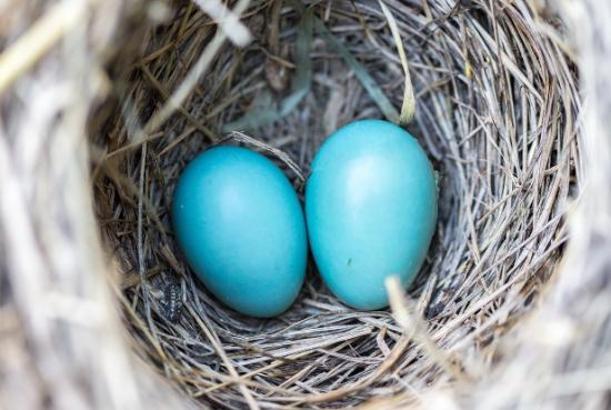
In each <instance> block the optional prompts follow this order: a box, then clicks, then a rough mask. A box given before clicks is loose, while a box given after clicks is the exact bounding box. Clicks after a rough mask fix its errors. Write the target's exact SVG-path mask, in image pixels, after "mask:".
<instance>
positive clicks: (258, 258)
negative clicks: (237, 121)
mask: <svg viewBox="0 0 611 410" xmlns="http://www.w3.org/2000/svg"><path fill="white" fill-rule="evenodd" d="M172 222H173V228H174V232H175V235H176V239H177V241H178V243H179V245H180V248H181V249H182V251H183V253H184V255H185V257H186V259H187V261H188V263H189V265H190V266H191V268H192V269H193V271H195V273H196V274H197V276H198V277H199V278H200V279H201V281H202V282H203V283H204V284H205V285H206V287H207V288H208V289H209V290H210V291H211V292H212V293H213V294H214V295H215V296H216V297H217V298H218V299H220V300H221V301H222V302H223V303H225V304H226V305H228V306H230V307H231V308H233V309H235V310H237V311H239V312H241V313H244V314H246V315H249V316H254V317H271V316H275V315H278V314H280V313H282V312H283V311H285V310H286V309H287V308H288V307H289V306H290V305H291V304H292V303H293V301H294V300H295V298H296V297H297V295H298V293H299V290H300V288H301V285H302V284H303V280H304V276H305V270H306V263H307V249H308V246H307V236H306V226H305V220H304V215H303V210H302V208H301V204H300V202H299V199H298V197H297V194H296V192H295V190H294V189H293V186H292V185H291V183H290V182H289V180H288V179H287V177H286V176H285V175H284V173H283V172H282V171H281V170H280V169H279V168H278V167H277V166H276V165H275V164H274V163H273V162H272V161H270V160H269V159H268V158H266V157H265V156H263V155H261V154H258V153H256V152H254V151H251V150H248V149H245V148H240V147H234V146H218V147H215V148H211V149H209V150H207V151H205V152H203V153H202V154H200V155H198V156H197V157H196V158H195V159H194V160H193V161H191V162H190V163H189V164H188V165H187V167H186V168H185V170H184V171H183V173H182V175H181V176H180V178H179V181H178V183H177V186H176V188H175V192H174V199H173V204H172Z"/></svg>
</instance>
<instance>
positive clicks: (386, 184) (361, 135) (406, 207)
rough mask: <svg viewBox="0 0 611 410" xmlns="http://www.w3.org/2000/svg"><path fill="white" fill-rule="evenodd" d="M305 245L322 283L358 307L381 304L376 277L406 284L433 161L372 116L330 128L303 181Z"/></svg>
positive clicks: (426, 234) (433, 202)
mask: <svg viewBox="0 0 611 410" xmlns="http://www.w3.org/2000/svg"><path fill="white" fill-rule="evenodd" d="M306 220H307V226H308V231H309V236H310V247H311V249H312V253H313V255H314V259H315V261H316V264H317V265H318V269H319V271H320V274H321V276H322V278H323V280H324V282H325V283H326V285H327V286H328V287H329V289H330V290H331V291H332V292H333V293H334V294H335V295H336V296H337V297H338V298H339V299H341V300H342V301H343V302H344V303H346V304H348V305H350V306H352V307H355V308H358V309H366V310H373V309H381V308H384V307H386V306H388V297H387V294H386V288H385V285H384V281H385V279H386V278H387V277H388V276H392V275H396V276H398V277H399V279H400V281H401V283H402V284H403V286H405V287H408V286H409V285H410V284H411V283H412V282H413V280H414V279H415V277H416V275H417V273H418V271H419V269H420V267H421V265H422V263H423V261H424V259H425V257H426V253H427V250H428V248H429V245H430V242H431V238H432V237H433V233H434V231H435V225H436V220H437V186H436V181H435V176H434V173H433V167H432V166H431V163H430V162H429V160H428V158H427V156H426V154H425V152H424V150H423V149H422V147H421V146H420V145H419V144H418V142H417V141H416V139H415V138H414V137H412V135H411V134H409V133H408V132H407V131H404V130H403V129H402V128H400V127H398V126H396V125H394V124H392V123H389V122H386V121H380V120H364V121H356V122H353V123H351V124H348V125H346V126H345V127H343V128H341V129H340V130H338V131H336V132H335V133H334V134H333V135H331V136H330V137H329V138H328V139H327V140H326V141H325V143H324V144H323V145H322V147H321V149H320V151H319V152H318V154H317V155H316V157H315V158H314V161H313V163H312V170H311V175H310V177H309V179H308V182H307V185H306Z"/></svg>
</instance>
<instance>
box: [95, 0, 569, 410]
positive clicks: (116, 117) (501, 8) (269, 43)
mask: <svg viewBox="0 0 611 410" xmlns="http://www.w3.org/2000/svg"><path fill="white" fill-rule="evenodd" d="M305 3H306V6H307V7H308V8H309V9H310V10H313V13H314V15H315V16H317V18H319V19H320V20H322V21H323V22H324V24H325V26H326V27H328V28H329V29H330V31H331V33H332V35H333V36H334V37H335V38H336V39H337V40H339V41H340V42H341V44H343V46H344V47H345V48H346V49H347V50H349V52H350V54H351V55H352V56H354V57H355V58H356V60H357V61H358V62H359V64H360V65H361V67H363V68H364V69H366V71H367V73H369V75H370V76H371V77H373V79H374V80H375V82H376V83H377V84H378V85H379V86H380V87H381V89H382V90H383V91H384V93H385V95H386V96H387V97H388V98H389V99H390V101H391V102H392V104H393V105H394V106H395V107H400V106H401V103H402V99H403V89H402V87H403V82H404V78H403V71H402V68H401V64H400V60H399V57H398V54H397V51H396V47H395V43H394V42H393V38H392V35H391V32H390V31H389V28H388V24H387V20H386V18H385V16H384V14H383V13H382V10H381V9H380V7H379V5H378V3H377V2H371V1H355V2H351V1H333V2H305ZM278 4H279V2H272V1H259V2H253V4H251V5H250V7H249V8H248V9H247V10H246V12H245V13H244V16H245V17H244V19H243V22H244V24H245V25H246V26H247V27H248V28H249V30H250V31H251V33H252V36H253V38H254V41H253V42H252V43H250V44H249V45H248V46H246V47H245V48H236V47H234V46H231V45H226V46H224V47H222V48H221V49H220V51H219V53H218V54H217V55H215V57H214V59H213V61H212V64H211V66H210V67H209V69H208V71H207V72H206V75H205V76H204V77H203V78H202V79H201V80H200V82H199V83H198V85H197V87H196V88H195V89H194V91H193V93H192V94H191V95H190V97H189V98H188V99H187V100H186V101H185V102H184V104H182V106H181V108H180V109H179V110H177V112H176V113H175V114H174V115H172V116H171V117H170V118H169V120H168V121H167V122H165V123H164V124H163V125H162V126H161V127H160V128H158V129H156V130H155V131H154V132H152V133H151V134H150V135H148V136H147V138H146V141H145V142H143V141H141V140H138V139H136V141H137V142H136V143H134V135H135V134H136V133H137V131H135V130H137V129H138V127H139V126H140V125H141V124H144V123H146V122H147V121H148V120H149V119H150V118H151V116H152V115H153V113H154V112H156V111H157V110H158V109H159V108H160V107H161V105H162V104H163V103H164V102H165V101H166V100H167V99H168V98H169V96H170V95H171V92H172V90H175V89H176V88H177V87H178V86H179V85H180V83H181V81H182V80H183V79H184V78H185V76H186V75H187V72H188V70H189V68H190V67H192V66H193V64H194V63H195V61H197V59H198V58H199V57H200V55H201V54H202V51H203V50H205V49H206V47H207V46H209V45H210V44H211V42H213V41H214V40H213V39H214V38H215V37H214V36H215V33H216V25H215V23H214V21H213V20H211V19H210V17H208V16H207V15H206V14H203V13H202V12H201V11H199V10H198V8H197V7H195V6H194V5H193V4H191V3H188V2H178V3H176V4H174V5H173V13H174V15H173V17H172V19H171V20H170V21H169V22H167V23H166V24H164V25H162V26H160V27H156V28H155V29H154V30H149V31H148V32H147V33H146V36H145V41H144V44H145V45H144V47H143V48H142V49H141V50H140V54H139V56H138V57H137V59H136V61H135V62H134V61H131V60H133V55H130V54H132V53H124V54H122V57H121V58H120V59H119V60H118V61H117V62H115V67H125V66H128V65H129V67H130V70H129V72H128V73H126V74H125V75H117V80H116V81H115V92H116V95H117V101H118V103H117V104H116V108H115V109H114V111H111V115H110V117H109V118H108V119H105V120H104V121H103V123H102V124H101V125H98V127H99V128H100V131H99V132H98V134H97V136H95V137H94V145H95V146H96V147H97V148H98V149H100V150H102V151H103V152H105V154H104V155H105V157H104V158H103V160H102V161H101V163H100V165H99V166H98V168H97V169H96V173H95V179H94V193H95V202H96V212H97V215H98V220H99V224H100V227H101V230H102V234H103V238H104V241H105V243H106V245H107V249H108V252H109V254H110V255H111V256H112V258H113V259H115V260H117V261H118V265H119V270H120V272H121V275H120V278H119V280H120V287H121V295H120V300H121V301H122V302H123V307H124V312H125V320H126V322H127V325H128V327H129V329H130V332H131V333H132V335H133V339H134V342H135V345H136V349H137V351H138V352H140V353H141V354H142V356H143V357H145V359H146V360H147V361H148V362H150V363H152V364H154V366H155V367H156V368H158V369H159V371H160V372H161V373H162V374H164V375H165V376H166V377H167V378H168V379H169V380H171V381H172V382H173V383H175V384H177V385H179V386H180V388H181V389H182V390H183V391H184V392H186V394H188V395H189V396H192V397H196V398H198V399H199V400H201V401H202V402H203V403H207V404H210V405H212V406H214V407H217V406H220V407H231V408H242V407H244V406H246V405H249V406H251V407H253V406H255V405H259V406H263V407H279V406H286V405H288V406H297V407H299V406H302V407H321V408H325V407H339V406H349V405H356V404H361V403H363V402H366V401H368V400H371V399H374V398H376V397H379V396H395V397H400V398H402V399H404V400H409V397H413V396H414V393H413V392H418V391H425V390H427V389H430V388H431V387H434V386H442V385H444V384H446V383H448V382H454V381H457V380H458V381H460V380H468V379H473V378H477V377H479V376H481V375H482V372H485V369H486V368H487V367H488V366H489V365H490V363H491V361H493V360H494V352H495V351H496V347H497V346H498V344H499V342H500V340H502V338H500V337H499V336H501V335H502V334H504V333H505V332H506V331H507V329H510V328H511V327H512V326H513V325H514V324H515V323H516V322H517V321H519V320H520V318H522V317H523V316H524V314H525V313H526V312H528V311H530V310H531V309H532V306H533V301H534V300H536V299H537V296H538V294H539V292H540V290H541V288H542V287H543V286H544V285H545V284H546V283H547V281H548V279H549V277H550V275H551V274H552V272H553V270H554V269H555V266H556V265H557V263H558V261H559V259H560V257H561V255H562V248H563V244H564V242H565V240H566V232H565V225H564V221H563V215H564V214H565V212H566V211H567V204H568V201H569V198H570V197H571V195H572V190H573V189H574V188H575V187H577V186H578V183H579V181H580V177H579V173H578V169H579V166H578V165H579V148H578V146H577V138H576V137H577V135H578V134H577V133H578V131H577V129H576V125H575V122H576V112H577V108H578V94H577V89H576V86H575V82H576V79H575V74H574V72H573V70H572V68H571V65H570V62H569V58H568V57H567V56H566V55H565V54H564V53H563V51H562V49H561V48H560V46H559V45H558V44H557V43H556V42H554V40H553V38H549V37H547V36H546V35H545V34H543V33H542V31H541V30H539V29H538V27H540V24H541V21H540V20H539V19H540V17H539V16H538V15H537V13H536V11H535V10H533V9H532V7H531V5H529V2H527V1H525V0H517V1H499V2H487V1H480V0H475V1H471V2H468V4H467V3H465V2H458V3H456V4H455V2H454V1H449V0H428V1H425V2H421V1H419V0H418V1H416V0H414V1H387V2H386V4H387V6H388V8H389V9H390V10H391V12H392V13H393V15H394V16H395V18H396V20H397V23H398V26H399V29H400V31H401V35H402V38H403V42H404V47H405V50H406V53H407V56H408V59H409V61H410V66H411V77H412V82H413V85H414V90H415V96H416V101H417V111H416V116H415V118H414V121H413V122H412V124H411V125H410V126H409V127H408V129H409V130H410V131H411V132H412V133H413V134H414V135H415V136H416V137H417V138H418V139H419V140H420V142H421V143H422V145H423V146H424V147H425V149H426V150H427V151H428V152H429V154H430V157H431V159H432V160H433V162H434V164H435V167H436V169H437V170H438V172H439V176H440V195H441V196H440V218H439V226H438V230H437V234H436V238H435V239H434V244H433V246H432V248H431V250H430V252H429V257H428V260H427V262H426V263H425V266H424V267H423V269H422V271H421V273H420V275H419V277H418V280H417V282H416V284H415V285H414V286H413V287H412V288H411V289H409V298H410V299H412V300H415V301H416V303H415V306H414V311H415V312H416V314H415V316H416V317H420V316H421V317H422V318H423V319H424V321H423V322H422V323H423V324H425V325H426V329H425V330H424V329H420V330H417V331H416V333H421V334H420V335H415V334H414V332H411V333H404V330H403V329H402V327H401V326H400V325H399V324H397V322H396V321H395V320H394V319H393V317H392V315H391V312H390V311H378V312H360V311H355V310H352V309H349V308H347V307H345V306H344V305H342V304H341V303H340V302H338V301H337V299H336V298H334V297H333V296H332V295H331V294H330V293H329V291H328V290H327V289H325V287H324V286H323V285H322V283H321V281H320V279H319V278H318V276H317V273H316V271H315V267H314V266H310V267H309V273H308V277H307V279H306V283H305V285H304V288H303V290H302V292H301V295H300V297H299V299H298V301H297V302H296V303H295V305H294V306H293V307H292V308H291V309H290V310H289V311H288V312H286V313H285V314H284V315H282V316H281V317H279V318H277V319H273V320H255V319H250V318H246V317H244V316H241V315H239V314H237V313H235V312H233V311H231V310H230V309H228V308H226V307H224V306H222V305H221V304H219V303H218V302H217V301H216V300H215V299H214V298H213V297H211V296H210V295H209V293H208V292H207V291H206V290H205V288H204V287H203V286H202V285H201V284H199V283H198V282H197V281H196V280H194V279H193V277H192V275H191V274H190V271H189V269H188V267H187V266H186V264H185V262H184V260H183V258H182V257H181V255H180V252H179V251H178V249H177V248H176V244H175V243H174V240H173V237H172V231H171V226H170V224H169V219H168V210H169V208H170V203H171V195H172V192H173V185H174V182H175V181H176V178H177V176H178V175H179V173H180V171H181V170H182V169H183V167H184V166H185V164H186V163H187V162H188V161H189V160H190V159H191V158H193V157H194V156H195V155H196V154H197V153H199V152H201V151H202V150H204V149H205V148H206V147H208V146H210V145H211V144H215V143H219V142H220V141H223V138H224V137H225V136H226V135H228V133H227V130H228V128H227V124H232V123H233V124H235V123H236V121H239V120H243V119H244V118H245V117H244V115H245V114H247V113H249V112H250V113H252V112H265V111H264V110H265V108H266V107H269V106H272V107H278V106H279V105H281V103H282V101H284V100H285V99H286V97H287V96H290V95H291V93H292V92H293V91H294V90H293V89H292V85H291V80H292V79H294V77H295V75H296V72H297V70H298V66H297V64H296V60H297V56H296V55H297V54H298V50H297V48H298V45H297V43H298V38H299V36H300V34H301V33H300V30H301V29H302V25H300V23H301V22H302V21H303V20H302V18H303V12H302V11H300V10H297V9H296V8H295V7H292V6H291V2H289V1H286V2H282V4H281V6H278ZM126 48H129V47H127V46H126ZM309 56H310V61H311V65H312V77H311V85H310V88H309V92H308V93H307V94H306V95H305V96H304V98H303V99H302V100H301V101H300V102H299V104H298V106H297V107H296V108H295V109H294V110H292V111H291V112H289V113H288V114H287V115H285V116H283V117H282V118H280V119H277V120H275V121H273V122H271V123H258V124H255V126H254V127H248V129H247V131H246V132H247V134H248V135H249V136H251V137H252V138H254V139H255V140H256V141H258V143H257V144H255V145H257V146H258V147H257V146H253V144H252V141H251V140H250V139H248V138H237V141H236V140H235V139H234V140H233V141H230V143H242V144H246V145H249V146H251V147H254V148H255V149H260V148H262V147H263V148H264V151H265V152H266V153H267V154H268V155H271V156H272V157H273V158H274V159H278V158H279V157H280V159H281V160H280V161H279V163H280V164H281V165H283V166H284V167H285V168H287V169H288V167H286V161H282V159H285V160H286V157H283V156H282V155H288V157H289V158H291V159H292V160H293V161H294V162H295V164H296V165H297V167H298V168H299V170H297V172H294V168H293V171H291V172H290V174H291V176H292V177H293V180H294V182H295V184H296V186H298V187H299V186H300V178H299V174H300V173H303V174H304V175H307V171H308V164H309V163H310V161H311V159H312V157H313V155H314V154H315V152H316V149H317V148H318V147H319V145H320V144H321V142H322V141H323V140H324V138H325V136H327V135H328V134H329V133H330V132H331V131H333V130H334V129H336V128H337V127H339V126H341V125H342V124H344V123H347V122H349V121H352V120H355V119H359V118H376V117H382V116H383V113H382V111H381V110H380V108H379V106H378V105H377V104H376V102H375V101H374V99H373V98H372V97H371V96H370V94H368V93H367V91H366V90H365V89H364V88H363V86H362V83H361V81H359V79H358V76H356V75H355V72H354V69H353V68H351V67H349V65H347V63H346V61H345V59H343V58H342V57H341V56H340V54H339V53H338V52H337V49H334V48H333V47H331V46H330V45H329V41H328V40H327V39H325V38H323V36H321V34H320V33H319V32H317V31H316V30H315V31H314V34H313V39H312V42H311V52H310V53H309ZM127 61H129V64H128V63H127ZM118 70H119V69H118ZM119 71H120V70H119ZM262 107H263V108H262ZM261 110H263V111H261ZM241 124H243V122H242V123H241ZM250 125H252V124H250ZM427 341H428V342H431V343H432V344H433V345H434V348H427V347H426V342H427ZM435 352H437V353H439V354H435Z"/></svg>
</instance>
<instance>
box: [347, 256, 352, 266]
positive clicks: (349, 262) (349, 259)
mask: <svg viewBox="0 0 611 410" xmlns="http://www.w3.org/2000/svg"><path fill="white" fill-rule="evenodd" d="M346 265H348V266H351V265H352V258H348V262H346Z"/></svg>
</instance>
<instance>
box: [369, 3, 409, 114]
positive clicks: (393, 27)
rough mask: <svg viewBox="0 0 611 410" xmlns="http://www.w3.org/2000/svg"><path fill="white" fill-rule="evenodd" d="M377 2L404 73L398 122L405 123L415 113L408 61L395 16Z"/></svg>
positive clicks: (382, 4)
mask: <svg viewBox="0 0 611 410" xmlns="http://www.w3.org/2000/svg"><path fill="white" fill-rule="evenodd" d="M378 2H379V3H380V7H381V8H382V12H384V16H386V19H387V20H388V26H389V27H390V32H391V33H392V36H393V39H394V40H395V44H396V46H397V51H398V52H399V58H400V59H401V66H402V67H403V72H404V74H405V88H404V91H403V103H402V105H401V114H400V115H399V124H400V125H407V124H409V123H410V122H411V121H412V119H413V118H414V114H415V113H416V98H415V97H414V88H413V86H412V77H411V75H410V73H409V63H408V61H407V56H406V55H405V49H404V46H403V40H401V33H400V31H399V27H398V26H397V21H396V20H395V17H394V16H393V15H392V13H391V12H390V10H388V7H386V5H385V4H384V2H383V1H382V0H378Z"/></svg>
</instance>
